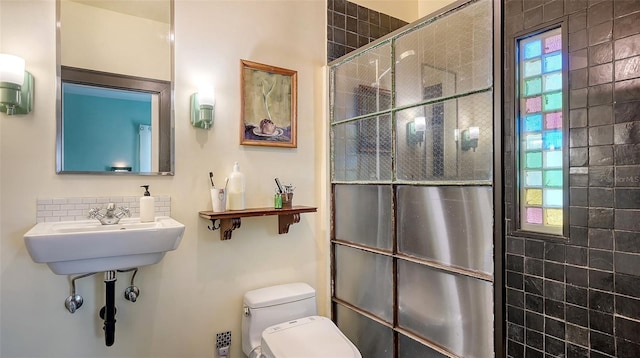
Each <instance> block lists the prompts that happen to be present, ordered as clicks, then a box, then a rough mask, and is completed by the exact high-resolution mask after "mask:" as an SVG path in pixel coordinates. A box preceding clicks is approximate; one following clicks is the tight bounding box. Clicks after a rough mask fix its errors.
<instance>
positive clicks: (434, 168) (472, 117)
mask: <svg viewBox="0 0 640 358" xmlns="http://www.w3.org/2000/svg"><path fill="white" fill-rule="evenodd" d="M492 95H493V94H492V92H484V93H477V94H473V95H470V96H465V97H461V98H457V99H452V100H448V101H444V102H441V103H435V104H430V105H427V106H421V107H414V108H409V109H405V110H402V111H399V112H398V113H397V115H396V136H397V140H396V151H397V163H396V166H397V168H396V170H397V175H396V177H397V179H398V180H399V181H442V180H489V179H491V177H492V163H493V154H492V153H493V132H492V130H491V128H492V121H493V106H492V102H491V98H492ZM416 117H425V120H426V131H425V133H424V135H422V136H420V137H419V138H420V139H422V142H420V141H419V140H418V138H416V136H415V135H413V134H412V130H411V126H412V125H413V121H414V119H415V118H416ZM469 127H478V130H479V134H478V136H479V138H478V141H477V147H476V148H474V149H473V150H470V149H467V150H464V149H463V148H462V144H461V142H460V141H459V140H458V141H457V140H456V136H455V131H456V129H458V128H464V129H467V128H469ZM461 130H462V129H460V131H461Z"/></svg>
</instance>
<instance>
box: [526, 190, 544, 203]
mask: <svg viewBox="0 0 640 358" xmlns="http://www.w3.org/2000/svg"><path fill="white" fill-rule="evenodd" d="M525 204H526V205H542V190H541V189H527V190H525Z"/></svg>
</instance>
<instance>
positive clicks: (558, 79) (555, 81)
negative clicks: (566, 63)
mask: <svg viewBox="0 0 640 358" xmlns="http://www.w3.org/2000/svg"><path fill="white" fill-rule="evenodd" d="M543 79H544V91H545V92H552V91H558V90H561V89H562V73H561V72H554V73H551V74H548V75H544V76H543Z"/></svg>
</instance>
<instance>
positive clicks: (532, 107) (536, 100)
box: [525, 97, 542, 113]
mask: <svg viewBox="0 0 640 358" xmlns="http://www.w3.org/2000/svg"><path fill="white" fill-rule="evenodd" d="M541 110H542V97H532V98H527V99H526V100H525V111H526V112H527V113H535V112H540V111H541Z"/></svg>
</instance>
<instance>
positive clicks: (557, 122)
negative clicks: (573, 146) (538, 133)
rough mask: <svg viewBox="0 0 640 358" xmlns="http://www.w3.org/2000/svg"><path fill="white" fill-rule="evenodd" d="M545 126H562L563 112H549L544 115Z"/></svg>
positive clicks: (548, 127) (549, 127)
mask: <svg viewBox="0 0 640 358" xmlns="http://www.w3.org/2000/svg"><path fill="white" fill-rule="evenodd" d="M544 127H545V128H546V129H560V128H562V112H553V113H547V114H545V115H544Z"/></svg>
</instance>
